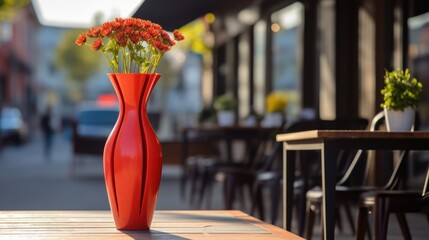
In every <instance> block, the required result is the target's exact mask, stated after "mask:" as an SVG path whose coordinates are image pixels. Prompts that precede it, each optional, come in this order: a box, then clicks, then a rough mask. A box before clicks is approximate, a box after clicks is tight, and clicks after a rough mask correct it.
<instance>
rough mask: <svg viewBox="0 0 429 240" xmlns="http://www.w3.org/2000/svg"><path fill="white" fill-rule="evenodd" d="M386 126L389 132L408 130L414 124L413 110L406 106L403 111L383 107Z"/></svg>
mask: <svg viewBox="0 0 429 240" xmlns="http://www.w3.org/2000/svg"><path fill="white" fill-rule="evenodd" d="M384 114H385V117H386V127H387V131H389V132H409V131H411V130H412V129H413V126H414V116H415V110H414V109H413V108H412V107H407V108H405V109H404V111H395V110H387V109H386V108H385V109H384Z"/></svg>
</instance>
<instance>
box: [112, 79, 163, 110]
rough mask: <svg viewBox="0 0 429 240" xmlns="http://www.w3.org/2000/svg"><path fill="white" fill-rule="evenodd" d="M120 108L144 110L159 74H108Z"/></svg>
mask: <svg viewBox="0 0 429 240" xmlns="http://www.w3.org/2000/svg"><path fill="white" fill-rule="evenodd" d="M108 76H109V79H110V81H111V83H112V85H113V87H114V89H115V92H116V94H117V96H118V100H119V102H120V103H121V106H124V107H125V106H126V107H131V108H134V107H135V108H146V105H147V102H148V100H149V97H150V94H151V93H152V90H153V88H154V87H155V85H156V83H157V81H158V79H159V78H160V76H161V75H160V74H109V75H108Z"/></svg>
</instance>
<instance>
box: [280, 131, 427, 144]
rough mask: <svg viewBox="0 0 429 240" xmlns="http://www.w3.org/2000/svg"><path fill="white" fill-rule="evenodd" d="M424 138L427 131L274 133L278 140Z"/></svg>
mask: <svg viewBox="0 0 429 240" xmlns="http://www.w3.org/2000/svg"><path fill="white" fill-rule="evenodd" d="M338 138H343V139H354V138H360V139H362V138H367V139H371V138H372V139H383V138H385V139H395V138H399V139H424V138H429V132H423V131H421V132H419V131H416V132H386V131H369V130H310V131H302V132H294V133H281V134H277V135H276V140H277V141H278V142H283V141H298V140H309V139H338Z"/></svg>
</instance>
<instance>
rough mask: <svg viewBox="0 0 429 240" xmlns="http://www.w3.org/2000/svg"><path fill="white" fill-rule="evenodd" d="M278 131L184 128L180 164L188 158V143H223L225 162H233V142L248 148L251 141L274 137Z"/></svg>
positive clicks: (240, 126) (250, 127) (257, 127)
mask: <svg viewBox="0 0 429 240" xmlns="http://www.w3.org/2000/svg"><path fill="white" fill-rule="evenodd" d="M276 130H278V128H276V127H260V126H242V125H233V126H220V125H197V126H189V127H184V128H183V129H182V139H181V140H182V147H181V149H182V162H184V161H186V158H187V157H188V156H189V151H188V148H189V142H190V141H208V142H212V141H219V142H224V143H225V147H226V154H225V155H226V156H225V157H226V159H225V161H226V162H233V161H234V159H233V144H232V143H233V141H236V140H240V141H244V142H246V144H247V145H248V146H250V144H251V141H253V140H266V139H268V138H269V137H274V136H273V135H272V134H273V133H275V131H276Z"/></svg>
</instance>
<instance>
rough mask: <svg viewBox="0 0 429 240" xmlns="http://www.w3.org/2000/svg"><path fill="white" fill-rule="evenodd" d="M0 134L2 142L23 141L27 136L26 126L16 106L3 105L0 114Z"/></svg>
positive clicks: (16, 142) (19, 142) (18, 142)
mask: <svg viewBox="0 0 429 240" xmlns="http://www.w3.org/2000/svg"><path fill="white" fill-rule="evenodd" d="M0 136H1V139H2V141H3V142H13V143H15V144H21V143H23V142H24V141H25V140H26V139H27V137H28V126H27V124H26V122H25V121H24V119H23V117H22V114H21V111H20V110H19V109H18V108H13V107H5V108H3V109H2V110H1V115H0Z"/></svg>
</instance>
